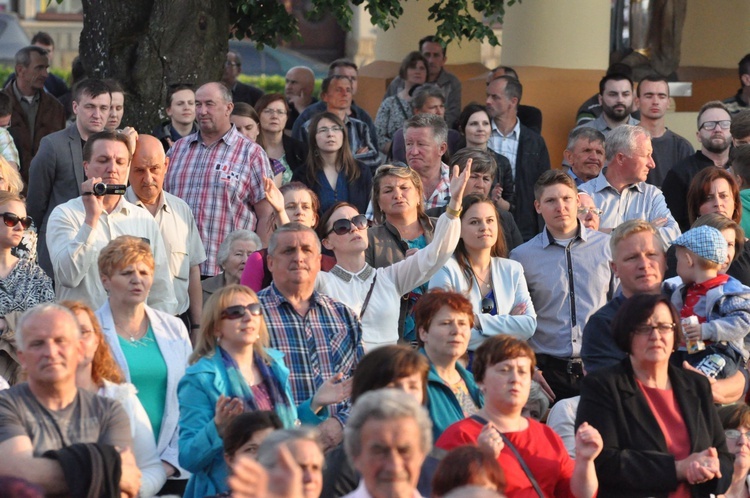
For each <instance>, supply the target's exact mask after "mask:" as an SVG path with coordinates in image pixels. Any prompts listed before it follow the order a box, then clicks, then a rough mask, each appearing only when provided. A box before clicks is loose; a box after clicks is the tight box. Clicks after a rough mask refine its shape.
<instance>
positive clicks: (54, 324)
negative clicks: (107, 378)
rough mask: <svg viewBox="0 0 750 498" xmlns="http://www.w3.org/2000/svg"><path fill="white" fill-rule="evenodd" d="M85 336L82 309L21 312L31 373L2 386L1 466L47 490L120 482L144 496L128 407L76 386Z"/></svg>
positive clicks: (21, 339)
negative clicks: (80, 321) (77, 312)
mask: <svg viewBox="0 0 750 498" xmlns="http://www.w3.org/2000/svg"><path fill="white" fill-rule="evenodd" d="M80 339H81V329H80V327H79V326H78V322H77V321H76V318H75V316H74V315H73V313H72V312H71V311H70V310H69V309H67V308H64V307H62V306H60V305H58V304H52V303H44V304H40V305H38V306H36V307H35V308H32V309H30V310H28V311H26V312H25V313H24V314H23V316H21V318H20V320H19V322H18V327H17V329H16V341H17V345H18V350H19V353H18V358H19V360H20V362H21V364H22V365H23V367H24V370H25V371H26V375H27V377H26V382H24V383H22V384H18V385H16V386H14V387H11V388H10V389H8V390H5V391H0V473H2V474H5V475H12V476H15V477H18V478H21V479H25V480H27V481H29V482H31V483H33V484H36V485H38V486H40V487H41V488H43V489H44V492H45V494H46V495H70V496H89V495H92V496H99V495H100V494H101V493H103V492H104V491H105V490H106V489H108V488H109V489H117V487H118V486H119V489H120V491H122V492H123V493H124V494H125V495H126V496H136V495H137V494H138V490H139V489H140V487H141V478H140V471H139V470H138V467H137V466H136V464H135V459H134V458H133V454H132V452H131V450H129V448H131V447H132V438H131V435H130V426H129V423H128V416H127V414H126V413H125V410H124V409H123V407H122V405H121V404H120V403H118V402H117V401H115V400H112V399H109V398H105V397H102V396H97V395H96V394H94V393H91V392H88V391H85V390H82V389H78V388H77V387H76V371H77V369H78V363H79V362H81V360H82V358H81V356H82V351H81V345H80ZM51 357H54V358H58V361H57V362H55V363H54V364H50V363H51V360H50V358H51ZM118 448H119V450H118ZM117 476H119V478H117ZM118 481H119V482H118Z"/></svg>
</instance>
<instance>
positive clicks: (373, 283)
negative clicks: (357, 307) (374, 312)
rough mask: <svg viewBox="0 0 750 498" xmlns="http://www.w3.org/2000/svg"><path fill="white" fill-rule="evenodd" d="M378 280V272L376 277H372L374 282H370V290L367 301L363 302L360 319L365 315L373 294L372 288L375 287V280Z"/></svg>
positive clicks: (366, 297)
mask: <svg viewBox="0 0 750 498" xmlns="http://www.w3.org/2000/svg"><path fill="white" fill-rule="evenodd" d="M377 280H378V274H377V273H376V274H375V276H374V277H372V283H371V284H370V290H368V291H367V295H366V296H365V302H364V303H362V311H360V312H359V319H360V321H361V320H362V317H363V316H365V310H366V309H367V305H368V304H370V297H371V296H372V290H373V289H374V288H375V282H377Z"/></svg>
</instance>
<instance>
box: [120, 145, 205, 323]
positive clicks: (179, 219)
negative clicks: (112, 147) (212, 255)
mask: <svg viewBox="0 0 750 498" xmlns="http://www.w3.org/2000/svg"><path fill="white" fill-rule="evenodd" d="M168 164H169V161H167V158H166V156H165V155H164V148H163V147H162V144H161V142H160V141H159V139H157V138H156V137H152V136H151V135H139V136H138V142H137V143H136V146H135V153H134V154H133V160H132V162H131V165H130V178H129V179H130V186H129V187H128V190H127V192H126V193H125V199H127V200H128V201H129V202H132V203H133V204H135V205H136V206H140V207H142V208H144V209H146V210H147V211H148V212H149V213H151V215H152V216H153V217H154V219H155V220H156V223H157V224H158V225H159V231H160V232H161V236H162V238H163V239H164V246H165V247H166V249H167V254H168V256H169V272H170V274H171V275H172V282H173V283H174V292H175V296H176V297H177V312H178V313H179V314H180V317H181V318H182V319H183V321H185V325H186V326H188V329H190V330H196V329H198V327H199V324H200V318H201V312H202V309H203V294H202V291H201V271H200V266H199V265H200V264H201V263H203V262H204V261H205V260H206V251H205V249H204V248H203V243H202V242H201V238H200V234H199V233H198V226H197V225H196V224H195V218H193V213H192V212H191V211H190V206H188V205H187V203H186V202H185V201H183V200H182V199H180V198H179V197H175V196H174V195H172V194H170V193H168V192H164V190H163V188H162V187H163V185H164V175H165V174H166V172H167V166H168ZM188 311H189V313H188Z"/></svg>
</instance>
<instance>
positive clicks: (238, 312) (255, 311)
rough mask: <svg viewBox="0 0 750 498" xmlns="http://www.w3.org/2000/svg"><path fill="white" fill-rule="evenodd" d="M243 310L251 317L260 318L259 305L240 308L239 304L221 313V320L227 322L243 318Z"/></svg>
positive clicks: (251, 304) (252, 304) (254, 304)
mask: <svg viewBox="0 0 750 498" xmlns="http://www.w3.org/2000/svg"><path fill="white" fill-rule="evenodd" d="M245 310H247V311H249V312H250V315H252V316H260V313H261V308H260V303H250V304H248V305H247V306H242V305H241V304H238V305H235V306H230V307H229V308H226V309H225V310H224V311H222V312H221V318H222V319H227V320H238V319H240V318H244V316H245Z"/></svg>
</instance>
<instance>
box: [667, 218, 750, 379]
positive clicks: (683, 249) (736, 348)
mask: <svg viewBox="0 0 750 498" xmlns="http://www.w3.org/2000/svg"><path fill="white" fill-rule="evenodd" d="M673 244H674V245H675V246H677V248H676V253H677V274H678V275H679V276H680V278H681V279H682V284H681V285H680V286H679V287H677V289H675V291H674V292H673V294H672V298H671V300H672V303H673V304H674V305H675V307H676V308H677V309H678V310H679V311H680V316H681V317H682V319H683V327H682V330H683V334H684V339H685V341H688V342H693V343H698V342H700V341H705V349H704V350H702V351H695V352H692V351H690V348H688V350H687V351H686V350H685V347H684V345H681V347H680V348H679V351H678V354H677V357H678V358H679V357H682V359H684V360H686V361H687V362H688V363H689V364H690V365H692V366H693V367H695V368H697V369H698V370H700V371H702V372H703V373H705V374H707V375H709V376H710V377H714V378H718V379H723V378H727V377H731V376H732V375H733V374H734V373H735V372H736V371H737V369H738V368H739V365H740V363H741V362H743V361H747V358H748V352H747V349H745V345H744V339H745V335H747V333H748V330H750V288H749V287H746V286H744V285H742V283H740V281H739V280H736V279H735V278H733V277H730V276H729V275H726V274H719V271H720V270H721V269H722V267H724V266H725V265H726V264H727V263H728V258H729V256H728V253H727V241H726V239H725V238H724V236H723V235H722V234H721V232H720V231H719V230H717V229H716V228H714V227H710V226H706V225H704V226H700V227H696V228H692V229H690V230H688V231H687V232H685V233H684V234H682V235H681V236H680V237H678V238H677V239H676V240H675V241H674V242H673ZM690 317H696V318H697V320H695V318H692V319H691V318H690ZM685 319H688V320H685ZM691 320H692V322H693V323H686V322H690V321H691Z"/></svg>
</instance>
